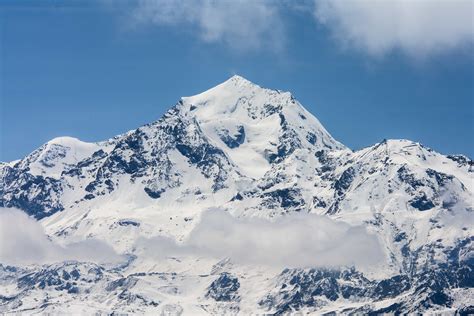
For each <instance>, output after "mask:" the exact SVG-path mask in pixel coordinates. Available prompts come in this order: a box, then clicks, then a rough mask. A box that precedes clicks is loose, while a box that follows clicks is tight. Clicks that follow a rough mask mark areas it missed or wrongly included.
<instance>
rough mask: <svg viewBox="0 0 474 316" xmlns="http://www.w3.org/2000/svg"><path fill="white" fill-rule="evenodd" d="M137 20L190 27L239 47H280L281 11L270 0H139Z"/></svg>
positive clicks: (207, 39)
mask: <svg viewBox="0 0 474 316" xmlns="http://www.w3.org/2000/svg"><path fill="white" fill-rule="evenodd" d="M132 15H133V18H134V19H135V21H136V22H138V23H141V24H143V23H152V24H157V25H168V26H188V27H190V28H192V29H194V30H195V32H196V33H197V35H198V36H199V38H200V39H202V40H203V41H205V42H209V43H212V42H222V43H224V44H227V45H229V46H230V47H232V48H234V49H238V50H249V49H256V48H260V47H262V46H270V47H271V48H279V47H280V45H281V44H282V41H283V36H282V25H281V23H280V17H279V12H278V10H277V8H276V6H275V5H274V3H273V2H271V1H254V0H234V1H215V0H193V1H187V0H140V1H138V5H137V7H136V8H135V10H134V11H133V13H132Z"/></svg>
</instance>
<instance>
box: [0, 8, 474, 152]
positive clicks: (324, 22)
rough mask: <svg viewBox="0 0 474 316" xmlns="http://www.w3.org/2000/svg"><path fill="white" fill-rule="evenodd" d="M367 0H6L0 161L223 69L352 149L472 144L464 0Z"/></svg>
mask: <svg viewBox="0 0 474 316" xmlns="http://www.w3.org/2000/svg"><path fill="white" fill-rule="evenodd" d="M397 2H400V3H401V4H400V5H397V6H394V7H391V5H394V4H396V3H397ZM371 3H375V2H370V1H345V2H341V1H339V0H335V1H333V2H328V1H326V0H315V1H310V0H308V1H297V2H290V1H281V2H276V1H271V2H270V1H248V0H242V1H240V2H239V1H237V2H222V1H220V2H212V1H211V2H209V1H206V0H196V1H181V2H180V1H163V0H156V1H133V0H130V1H119V2H116V1H112V0H103V1H67V2H61V1H42V2H38V1H36V2H35V1H31V2H29V1H20V2H14V1H11V2H10V1H3V2H1V3H0V23H1V25H0V28H1V29H0V31H1V33H0V45H1V46H0V54H1V62H0V76H1V77H0V89H1V90H0V116H1V119H0V160H2V161H9V160H13V159H18V158H21V157H23V156H24V155H26V154H28V153H29V152H31V151H33V150H34V149H35V148H37V147H38V146H40V145H41V144H42V143H44V142H46V141H48V140H49V139H51V138H54V137H57V136H74V137H77V138H79V139H82V140H84V141H99V140H104V139H107V138H109V137H113V136H115V135H116V134H119V133H122V132H125V131H127V130H130V129H134V128H137V127H138V126H140V125H142V124H146V123H149V122H151V121H153V120H156V119H158V118H159V117H160V116H161V115H162V114H163V113H164V111H166V110H167V109H168V108H169V107H170V106H172V105H174V104H175V103H176V102H177V100H179V97H180V96H186V95H192V94H196V93H198V92H201V91H203V90H206V89H208V88H210V87H212V86H214V85H216V84H218V83H220V82H222V81H224V80H226V79H227V78H228V77H230V76H231V75H232V74H239V75H242V76H244V77H246V78H247V79H249V80H251V81H253V82H255V83H257V84H259V85H261V86H265V87H270V88H276V89H281V90H288V91H291V92H292V93H293V94H294V95H295V96H296V98H297V99H298V100H299V101H300V102H301V103H302V104H303V105H304V106H305V107H306V108H307V109H309V110H310V111H311V112H312V113H313V114H314V115H315V116H316V117H318V118H319V119H320V121H321V122H322V123H323V125H324V126H325V127H326V128H327V129H328V130H329V132H330V133H331V134H332V135H333V136H334V137H335V138H336V139H338V140H339V141H341V142H342V143H344V144H346V145H347V146H349V147H351V148H353V149H358V148H361V147H364V146H368V145H371V144H374V143H375V142H378V141H381V140H382V139H384V138H407V139H411V140H414V141H419V142H421V143H423V144H425V145H427V146H429V147H431V148H433V149H435V150H437V151H439V152H442V153H463V154H467V155H469V156H470V157H474V144H473V137H472V136H473V135H474V127H473V126H474V89H473V88H474V73H473V66H474V58H473V42H472V39H473V38H474V34H473V31H472V12H473V11H472V10H473V9H472V2H470V1H463V0H459V1H457V0H453V1H452V2H449V1H443V0H442V1H436V0H433V1H418V2H416V1H415V5H414V6H413V7H410V4H409V2H407V1H403V0H400V1H399V0H393V1H391V2H387V3H388V5H386V6H378V7H377V6H375V8H374V7H373V6H372V5H371ZM423 3H424V4H423ZM466 5H467V7H466ZM407 6H408V7H407ZM469 9H470V10H471V11H469ZM466 11H467V14H466ZM406 12H409V14H407V13H406Z"/></svg>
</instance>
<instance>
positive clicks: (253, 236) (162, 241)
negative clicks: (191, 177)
mask: <svg viewBox="0 0 474 316" xmlns="http://www.w3.org/2000/svg"><path fill="white" fill-rule="evenodd" d="M137 248H138V249H139V252H143V253H147V254H157V255H158V256H162V257H168V256H186V255H196V256H201V257H204V256H211V257H214V258H216V259H222V258H225V257H228V258H231V259H232V260H233V261H234V262H237V263H244V264H264V265H271V266H276V267H293V268H296V267H316V266H329V267H335V266H351V265H355V266H357V267H366V266H370V265H376V264H379V263H381V262H384V261H385V256H384V252H383V250H382V247H381V245H380V243H379V241H378V239H377V237H375V236H374V235H371V234H369V233H367V231H366V230H365V229H364V228H363V227H361V226H357V227H355V226H349V225H348V224H345V223H342V222H338V221H334V220H331V219H330V218H328V217H323V216H316V215H310V214H304V215H288V216H285V217H282V218H279V219H277V220H275V221H272V222H271V221H268V220H264V219H255V218H246V219H237V218H234V217H232V216H231V215H229V214H228V213H227V212H224V211H222V210H220V211H219V210H214V211H208V212H206V213H204V215H203V217H202V219H201V222H200V223H199V224H198V225H197V226H196V228H195V229H194V230H193V231H192V232H191V234H190V236H189V237H188V238H187V241H186V242H184V243H183V244H180V245H178V244H176V243H175V242H174V241H172V240H170V239H166V238H162V237H159V238H152V239H142V240H141V241H139V243H138V247H137Z"/></svg>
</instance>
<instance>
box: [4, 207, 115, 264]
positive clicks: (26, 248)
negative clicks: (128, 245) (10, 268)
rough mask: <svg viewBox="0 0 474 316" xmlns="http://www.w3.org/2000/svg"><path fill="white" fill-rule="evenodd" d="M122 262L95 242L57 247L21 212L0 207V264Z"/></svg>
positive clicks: (35, 222)
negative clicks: (73, 261)
mask: <svg viewBox="0 0 474 316" xmlns="http://www.w3.org/2000/svg"><path fill="white" fill-rule="evenodd" d="M122 259H123V258H122V257H121V256H119V255H117V254H116V253H115V251H114V250H113V249H112V248H111V247H110V246H108V245H107V244H105V243H103V242H101V241H99V240H95V239H88V240H85V241H83V242H78V243H74V244H69V245H67V246H61V245H58V244H56V243H54V242H52V241H51V240H50V239H49V238H48V236H47V235H46V234H45V232H44V230H43V227H42V226H41V225H40V224H39V223H38V222H37V221H35V220H33V219H31V218H29V217H28V216H27V215H26V214H25V213H24V212H22V211H20V210H17V209H11V208H0V263H6V264H11V265H24V264H27V265H28V264H44V263H53V262H61V261H64V260H78V261H87V262H95V263H116V262H119V261H120V260H122Z"/></svg>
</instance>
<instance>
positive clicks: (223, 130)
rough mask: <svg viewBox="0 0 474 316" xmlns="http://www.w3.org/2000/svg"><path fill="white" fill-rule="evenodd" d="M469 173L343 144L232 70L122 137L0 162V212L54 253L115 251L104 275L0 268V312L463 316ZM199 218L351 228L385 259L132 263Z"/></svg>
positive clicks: (422, 157)
mask: <svg viewBox="0 0 474 316" xmlns="http://www.w3.org/2000/svg"><path fill="white" fill-rule="evenodd" d="M473 179H474V167H473V162H472V160H470V159H469V158H467V157H465V156H462V155H456V156H445V155H442V154H439V153H437V152H435V151H433V150H432V149H429V148H426V147H424V146H423V145H421V144H419V143H415V142H412V141H408V140H384V141H382V142H380V143H378V144H376V145H374V146H371V147H367V148H364V149H362V150H358V151H355V152H354V151H351V150H350V149H348V148H347V147H345V146H344V145H342V144H341V143H339V142H338V141H336V140H335V139H334V138H333V137H332V136H331V135H330V134H329V133H328V132H327V131H326V129H325V128H324V127H323V126H322V125H321V123H320V122H319V121H318V120H317V119H316V118H315V117H314V116H313V115H312V114H311V113H309V112H308V111H307V110H306V109H305V108H304V107H303V106H302V105H301V104H300V103H299V102H298V101H297V100H296V99H295V98H294V97H293V96H292V95H291V93H289V92H283V91H279V90H270V89H265V88H261V87H259V86H258V85H256V84H253V83H251V82H250V81H248V80H246V79H244V78H242V77H239V76H233V77H232V78H230V79H229V80H227V81H225V82H224V83H222V84H220V85H218V86H216V87H214V88H212V89H210V90H208V91H205V92H203V93H201V94H198V95H195V96H191V97H184V98H182V99H181V100H180V101H179V102H178V103H177V104H176V105H175V106H173V107H172V108H171V109H170V110H169V111H168V112H166V114H165V115H164V116H163V117H162V118H161V119H159V120H158V121H155V122H153V123H150V124H147V125H145V126H142V127H140V128H138V129H136V130H132V131H129V132H127V133H125V134H123V135H119V136H116V137H114V138H112V139H109V140H107V141H104V142H99V143H85V142H82V141H80V140H78V139H75V138H69V137H61V138H56V139H53V140H51V141H50V142H48V143H46V144H45V145H43V146H41V147H40V148H38V149H37V150H35V151H34V152H32V153H31V154H30V155H28V156H27V157H25V158H24V159H22V160H19V161H14V162H11V163H2V164H0V206H3V207H15V208H19V209H21V210H23V211H25V212H26V213H27V214H28V215H30V216H31V217H33V218H35V219H37V220H38V221H39V222H40V223H41V225H42V226H43V227H44V229H45V231H46V233H47V234H48V235H49V236H50V238H51V239H52V240H54V241H55V242H57V243H59V244H62V245H66V244H70V243H73V242H79V241H82V240H85V239H91V238H95V239H99V240H102V241H105V242H107V243H108V244H110V245H111V246H112V247H113V248H114V249H115V250H116V251H117V252H118V253H120V254H126V255H127V257H128V261H126V262H125V263H122V264H121V265H119V266H116V267H113V268H111V267H106V266H100V265H97V264H95V263H87V262H64V263H60V262H59V263H54V264H52V265H33V266H28V267H12V266H8V265H5V264H4V265H3V266H0V311H1V312H17V311H20V312H21V311H36V312H57V313H61V312H67V311H78V312H95V311H100V312H108V313H110V312H113V311H121V312H123V311H125V312H130V313H151V314H156V313H158V312H162V313H164V314H166V313H168V314H180V313H184V314H206V313H207V314H237V313H239V312H241V313H243V314H248V313H252V312H260V313H276V314H281V313H287V312H291V311H296V310H300V311H303V312H318V313H323V312H343V313H349V312H361V313H368V312H413V311H431V312H433V311H440V312H443V311H445V312H448V313H453V312H454V311H458V312H461V313H462V312H469V311H470V312H474V308H473V307H472V305H474V291H473V289H472V288H473V286H474V272H473V269H474V253H473V251H472V248H473V244H472V242H473V240H474V225H473V211H474V207H473V190H474V188H473ZM210 209H218V210H219V211H220V212H226V213H228V214H231V215H232V216H233V217H236V218H240V219H254V218H259V219H262V220H263V219H267V220H276V219H278V218H281V217H285V216H288V215H290V216H291V214H295V213H297V214H300V215H301V214H306V215H307V216H309V215H308V214H316V215H322V216H326V217H329V218H331V219H332V220H334V221H335V222H338V223H339V222H340V223H345V224H349V225H351V226H362V227H364V228H365V229H366V230H367V231H368V232H369V233H371V234H374V235H375V236H377V239H378V240H379V241H380V243H381V245H382V249H383V252H384V253H385V257H386V262H383V263H381V265H380V266H379V267H378V268H377V269H375V268H358V267H351V266H344V267H341V266H324V267H321V266H315V267H307V268H301V267H300V268H298V267H291V266H288V267H287V268H285V269H284V270H283V269H281V268H276V267H274V266H273V267H267V266H265V265H263V264H259V263H255V264H249V263H239V262H235V260H233V258H219V259H215V258H214V259H213V258H209V257H206V256H200V255H199V253H195V254H192V255H191V254H189V253H187V254H186V255H184V254H183V255H181V256H169V257H165V258H163V257H160V258H154V259H150V258H148V257H147V256H144V255H143V254H144V253H147V248H146V247H145V248H144V247H142V246H140V245H142V243H140V242H141V241H142V240H144V239H146V240H151V241H152V240H153V238H162V237H166V238H170V239H172V240H176V241H177V242H178V243H186V241H187V239H188V237H189V236H190V234H191V233H192V232H193V229H195V228H196V227H197V226H199V223H200V220H201V217H202V215H203V214H204V213H205V212H206V211H208V210H210ZM301 216H305V215H301ZM317 233H318V232H316V231H315V234H317ZM148 251H150V250H149V249H148ZM145 257H147V258H146V259H145ZM84 302H88V304H85V303H84Z"/></svg>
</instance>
